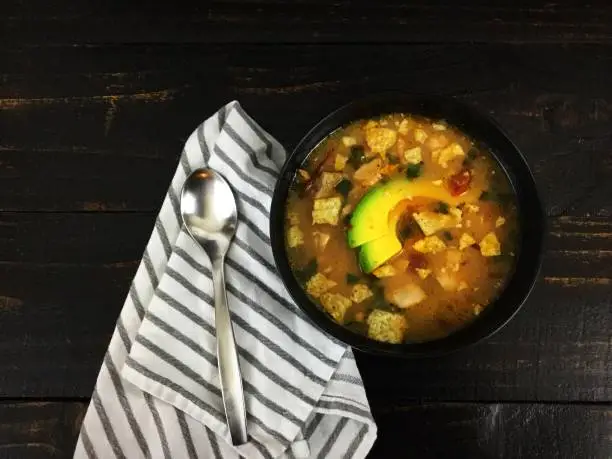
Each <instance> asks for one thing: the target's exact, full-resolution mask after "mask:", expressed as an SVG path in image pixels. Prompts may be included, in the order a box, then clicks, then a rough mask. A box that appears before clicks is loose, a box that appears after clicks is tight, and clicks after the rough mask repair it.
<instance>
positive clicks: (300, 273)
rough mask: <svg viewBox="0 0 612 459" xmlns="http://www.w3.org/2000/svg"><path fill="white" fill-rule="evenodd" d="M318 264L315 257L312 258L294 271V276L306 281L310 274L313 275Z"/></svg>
mask: <svg viewBox="0 0 612 459" xmlns="http://www.w3.org/2000/svg"><path fill="white" fill-rule="evenodd" d="M318 266H319V264H318V263H317V260H316V258H313V259H312V260H310V261H309V262H308V263H307V264H306V266H304V267H303V268H301V269H299V270H297V271H296V273H295V277H296V278H297V279H298V280H301V281H303V282H307V281H308V280H309V279H310V278H311V277H312V276H314V275H315V273H316V272H317V268H318Z"/></svg>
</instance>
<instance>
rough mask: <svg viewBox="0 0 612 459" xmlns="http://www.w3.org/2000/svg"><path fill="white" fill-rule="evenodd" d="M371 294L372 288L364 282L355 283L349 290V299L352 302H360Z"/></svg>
mask: <svg viewBox="0 0 612 459" xmlns="http://www.w3.org/2000/svg"><path fill="white" fill-rule="evenodd" d="M372 295H373V293H372V290H370V288H369V287H368V286H367V285H365V284H357V285H353V290H352V292H351V300H352V301H353V302H354V303H361V302H362V301H364V300H367V299H368V298H370V297H371V296H372Z"/></svg>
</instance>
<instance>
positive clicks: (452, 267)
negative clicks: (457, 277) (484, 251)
mask: <svg viewBox="0 0 612 459" xmlns="http://www.w3.org/2000/svg"><path fill="white" fill-rule="evenodd" d="M461 258H462V254H461V251H460V250H457V249H449V250H448V251H447V252H446V269H448V270H449V271H451V272H454V273H456V272H457V271H459V268H460V267H461Z"/></svg>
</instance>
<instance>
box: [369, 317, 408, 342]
mask: <svg viewBox="0 0 612 459" xmlns="http://www.w3.org/2000/svg"><path fill="white" fill-rule="evenodd" d="M367 323H368V336H369V337H370V338H372V339H375V340H377V341H384V342H387V343H394V344H397V343H401V342H402V341H403V339H404V333H405V331H406V318H405V317H404V316H403V315H402V314H397V313H394V312H387V311H382V310H380V309H375V310H374V311H372V312H371V313H370V315H369V316H368V320H367Z"/></svg>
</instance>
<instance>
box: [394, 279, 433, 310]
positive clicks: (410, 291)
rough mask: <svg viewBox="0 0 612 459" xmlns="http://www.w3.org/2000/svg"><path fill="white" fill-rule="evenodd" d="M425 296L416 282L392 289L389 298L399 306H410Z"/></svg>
mask: <svg viewBox="0 0 612 459" xmlns="http://www.w3.org/2000/svg"><path fill="white" fill-rule="evenodd" d="M425 298H427V295H426V294H425V292H424V291H423V289H422V288H421V287H419V286H418V285H416V284H408V285H404V286H403V287H400V288H398V289H396V290H394V291H393V293H392V294H391V300H392V302H393V304H395V305H397V307H399V308H410V307H412V306H414V305H415V304H419V303H420V302H421V301H423V300H424V299H425Z"/></svg>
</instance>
